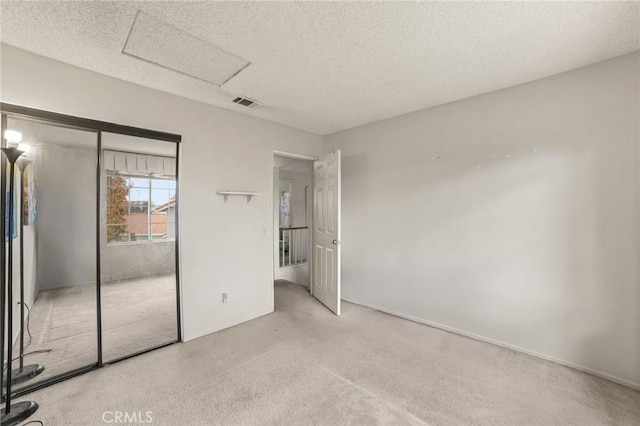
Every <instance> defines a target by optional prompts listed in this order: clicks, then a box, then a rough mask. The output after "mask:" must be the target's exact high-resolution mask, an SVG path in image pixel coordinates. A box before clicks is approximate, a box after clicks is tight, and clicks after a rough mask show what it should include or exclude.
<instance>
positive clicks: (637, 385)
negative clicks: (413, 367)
mask: <svg viewBox="0 0 640 426" xmlns="http://www.w3.org/2000/svg"><path fill="white" fill-rule="evenodd" d="M342 300H344V301H345V302H349V303H354V304H356V305H360V306H364V307H367V308H371V309H375V310H376V311H380V312H384V313H385V314H389V315H393V316H396V317H399V318H402V319H406V320H409V321H413V322H417V323H419V324H424V325H428V326H430V327H434V328H439V329H441V330H444V331H448V332H451V333H455V334H459V335H461V336H465V337H469V338H471V339H475V340H480V341H481V342H486V343H491V344H492V345H496V346H501V347H503V348H507V349H511V350H514V351H517V352H521V353H524V354H527V355H530V356H533V357H536V358H540V359H544V360H546V361H551V362H555V363H556V364H560V365H564V366H566V367H570V368H573V369H574V370H578V371H582V372H583V373H588V374H591V375H592V376H596V377H600V378H601V379H606V380H609V381H610V382H614V383H617V384H619V385H623V386H627V387H629V388H631V389H635V390H640V383H633V382H631V381H629V380H625V379H621V378H619V377H616V376H612V375H611V374H607V373H604V372H602V371H599V370H594V369H592V368H589V367H585V366H583V365H580V364H574V363H573V362H569V361H565V360H563V359H560V358H556V357H553V356H550V355H545V354H542V353H540V352H536V351H532V350H529V349H526V348H522V347H520V346H516V345H511V344H509V343H505V342H501V341H500V340H495V339H491V338H489V337H484V336H481V335H479V334H475V333H470V332H468V331H464V330H460V329H457V328H454V327H449V326H447V325H444V324H440V323H437V322H433V321H427V320H423V319H421V318H416V317H413V316H411V315H406V314H402V313H399V312H395V311H391V310H389V309H384V308H379V307H377V306H373V305H370V304H368V303H362V302H357V301H354V300H351V299H345V298H343V299H342Z"/></svg>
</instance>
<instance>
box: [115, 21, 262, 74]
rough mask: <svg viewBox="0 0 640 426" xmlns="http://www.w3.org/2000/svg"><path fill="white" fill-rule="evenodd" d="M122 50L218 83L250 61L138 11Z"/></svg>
mask: <svg viewBox="0 0 640 426" xmlns="http://www.w3.org/2000/svg"><path fill="white" fill-rule="evenodd" d="M122 53H124V54H126V55H129V56H133V57H135V58H138V59H142V60H144V61H147V62H151V63H153V64H155V65H159V66H161V67H164V68H168V69H170V70H173V71H177V72H179V73H181V74H185V75H188V76H191V77H195V78H197V79H200V80H204V81H207V82H209V83H213V84H216V85H218V86H222V85H223V84H224V83H226V82H227V81H229V80H230V79H231V78H232V77H234V76H235V75H236V74H238V73H239V72H240V71H242V70H243V69H245V68H246V67H247V66H249V64H250V63H251V62H249V61H248V60H246V59H243V58H241V57H239V56H236V55H234V54H232V53H229V52H227V51H226V50H224V49H221V48H219V47H217V46H214V45H213V44H211V43H208V42H206V41H204V40H200V39H199V38H197V37H195V36H193V35H191V34H189V33H187V32H186V31H183V30H181V29H179V28H176V27H174V26H172V25H170V24H168V23H166V22H164V21H161V20H159V19H157V18H154V17H153V16H151V15H149V14H147V13H145V12H143V11H141V10H138V13H137V14H136V17H135V19H134V21H133V24H132V26H131V30H130V32H129V37H128V38H127V40H126V41H125V44H124V47H123V48H122Z"/></svg>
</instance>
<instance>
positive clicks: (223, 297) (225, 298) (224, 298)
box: [222, 293, 227, 303]
mask: <svg viewBox="0 0 640 426" xmlns="http://www.w3.org/2000/svg"><path fill="white" fill-rule="evenodd" d="M222 303H227V293H222Z"/></svg>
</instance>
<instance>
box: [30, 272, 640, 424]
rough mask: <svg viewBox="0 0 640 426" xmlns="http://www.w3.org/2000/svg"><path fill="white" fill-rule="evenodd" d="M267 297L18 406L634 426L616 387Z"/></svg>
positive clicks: (402, 327)
mask: <svg viewBox="0 0 640 426" xmlns="http://www.w3.org/2000/svg"><path fill="white" fill-rule="evenodd" d="M275 294H276V310H275V312H274V313H272V314H270V315H266V316H264V317H261V318H258V319H255V320H252V321H249V322H246V323H243V324H240V325H238V326H235V327H232V328H229V329H226V330H223V331H220V332H217V333H214V334H211V335H208V336H205V337H202V338H200V339H196V340H193V341H190V342H188V343H182V344H176V345H172V346H170V347H167V348H164V349H160V350H158V351H154V352H151V353H148V354H145V355H141V356H138V357H136V358H132V359H129V360H126V361H123V362H120V363H117V364H114V365H111V366H109V367H106V368H103V369H101V370H97V371H94V372H92V373H88V374H85V375H83V376H80V377H77V378H74V379H71V380H68V381H65V382H63V383H60V384H58V385H55V386H53V387H49V388H46V389H42V390H40V391H37V392H34V393H32V394H30V395H28V396H26V397H24V398H21V399H27V398H28V399H33V400H35V401H37V402H38V403H40V404H41V408H40V410H39V411H38V412H37V413H36V415H35V416H33V419H39V420H43V421H44V424H45V425H47V426H51V425H101V424H105V423H104V419H106V420H108V421H109V420H112V419H113V417H112V416H113V414H112V413H113V412H114V411H122V412H128V413H129V414H130V415H133V413H141V414H143V415H144V414H146V412H149V413H150V415H151V418H152V420H153V424H154V425H213V424H216V425H298V424H299V425H307V424H318V425H337V424H355V425H371V424H408V425H410V424H422V425H424V424H429V425H434V426H435V425H471V424H473V425H570V424H572V425H601V424H607V425H638V424H640V393H639V392H637V391H634V390H632V389H629V388H626V387H624V386H620V385H617V384H615V383H611V382H608V381H606V380H603V379H600V378H597V377H594V376H591V375H588V374H584V373H581V372H579V371H576V370H573V369H570V368H567V367H564V366H561V365H558V364H555V363H552V362H548V361H544V360H540V359H537V358H532V357H530V356H527V355H524V354H521V353H517V352H513V351H511V350H508V349H505V348H502V347H498V346H494V345H491V344H488V343H485V342H480V341H476V340H473V339H469V338H466V337H463V336H460V335H456V334H453V333H449V332H446V331H443V330H439V329H436V328H432V327H428V326H425V325H422V324H417V323H414V322H410V321H407V320H404V319H400V318H396V317H393V316H390V315H386V314H383V313H381V312H378V311H375V310H372V309H368V308H365V307H361V306H357V305H353V304H350V303H344V304H343V315H342V316H340V317H337V316H334V315H333V314H332V313H331V312H330V311H329V310H327V309H326V308H325V307H323V306H322V305H321V304H320V303H318V302H317V301H316V300H315V299H313V298H312V297H311V296H309V294H308V292H307V290H306V288H304V287H302V286H299V285H296V284H292V283H287V282H278V283H277V284H276V293H275ZM105 413H106V417H103V416H105Z"/></svg>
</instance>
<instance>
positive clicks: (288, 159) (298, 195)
mask: <svg viewBox="0 0 640 426" xmlns="http://www.w3.org/2000/svg"><path fill="white" fill-rule="evenodd" d="M340 210H341V152H340V151H339V150H337V151H333V152H331V153H328V154H326V155H324V156H323V157H322V158H321V159H314V158H310V157H306V156H300V155H296V154H287V153H281V152H274V157H273V229H274V232H273V239H274V252H273V253H274V257H273V262H274V274H273V278H274V281H276V282H278V280H281V281H280V282H285V281H286V282H289V283H295V284H299V285H302V286H305V287H307V288H308V289H309V293H310V294H311V295H312V296H313V297H315V298H316V299H318V301H320V302H321V303H322V304H323V305H325V306H326V307H327V308H329V310H331V311H332V312H334V313H335V314H336V315H340V306H341V296H340V295H341V284H340V269H341V268H340V263H341V262H340V252H341V250H340V248H341V244H342V242H341V241H340V236H341V224H340V222H341V221H340V216H341V215H340ZM274 294H275V292H274ZM274 302H275V300H274Z"/></svg>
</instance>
